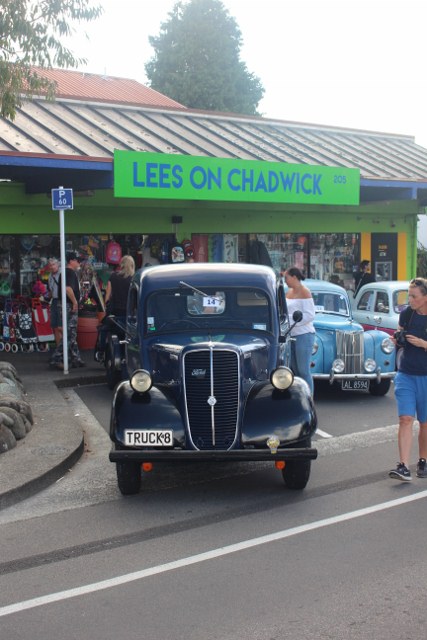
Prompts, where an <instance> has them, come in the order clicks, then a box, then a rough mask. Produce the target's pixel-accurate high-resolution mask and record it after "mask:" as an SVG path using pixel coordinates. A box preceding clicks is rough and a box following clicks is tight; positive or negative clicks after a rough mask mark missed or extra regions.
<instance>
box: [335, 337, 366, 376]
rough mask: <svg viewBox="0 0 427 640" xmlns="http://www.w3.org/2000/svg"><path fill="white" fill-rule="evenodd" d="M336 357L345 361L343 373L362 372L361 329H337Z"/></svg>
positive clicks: (362, 344)
mask: <svg viewBox="0 0 427 640" xmlns="http://www.w3.org/2000/svg"><path fill="white" fill-rule="evenodd" d="M336 341H337V358H341V359H342V360H344V363H345V370H344V371H345V373H362V372H363V362H364V340H363V331H337V333H336Z"/></svg>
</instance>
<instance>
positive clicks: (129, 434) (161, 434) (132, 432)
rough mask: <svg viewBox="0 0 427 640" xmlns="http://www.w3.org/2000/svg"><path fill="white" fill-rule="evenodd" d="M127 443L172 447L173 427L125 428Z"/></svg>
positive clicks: (140, 445)
mask: <svg viewBox="0 0 427 640" xmlns="http://www.w3.org/2000/svg"><path fill="white" fill-rule="evenodd" d="M125 444H127V445H129V446H130V447H171V446H172V445H173V431H172V429H125Z"/></svg>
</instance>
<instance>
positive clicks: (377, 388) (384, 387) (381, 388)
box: [369, 378, 391, 396]
mask: <svg viewBox="0 0 427 640" xmlns="http://www.w3.org/2000/svg"><path fill="white" fill-rule="evenodd" d="M390 386H391V380H390V378H384V379H383V380H381V382H371V384H370V385H369V393H370V394H371V395H373V396H385V394H386V393H388V392H389V389H390Z"/></svg>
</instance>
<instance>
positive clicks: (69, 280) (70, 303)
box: [49, 251, 85, 369]
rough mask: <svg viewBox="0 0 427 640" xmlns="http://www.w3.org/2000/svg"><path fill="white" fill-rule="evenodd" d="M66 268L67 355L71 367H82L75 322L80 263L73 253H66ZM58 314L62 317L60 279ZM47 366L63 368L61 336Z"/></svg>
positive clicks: (78, 299)
mask: <svg viewBox="0 0 427 640" xmlns="http://www.w3.org/2000/svg"><path fill="white" fill-rule="evenodd" d="M66 259H67V266H66V269H65V292H66V305H67V333H68V355H69V359H70V361H71V366H72V367H84V366H85V363H84V362H83V360H82V359H81V357H80V352H79V347H78V345H77V321H78V311H79V301H80V283H79V279H78V277H77V273H76V272H77V270H78V269H79V267H80V261H79V257H78V255H77V253H76V252H75V251H67V253H66ZM58 312H59V314H60V315H61V316H62V278H61V277H60V278H59V282H58ZM49 366H50V367H53V368H57V369H63V368H64V341H63V335H62V337H61V340H60V342H59V344H58V346H57V347H56V349H55V351H54V353H53V356H52V358H51V360H50V362H49Z"/></svg>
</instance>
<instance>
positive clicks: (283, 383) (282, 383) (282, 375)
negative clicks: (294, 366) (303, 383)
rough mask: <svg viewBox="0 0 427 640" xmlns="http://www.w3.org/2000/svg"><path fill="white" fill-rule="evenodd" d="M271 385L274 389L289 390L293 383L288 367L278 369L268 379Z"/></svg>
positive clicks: (292, 376)
mask: <svg viewBox="0 0 427 640" xmlns="http://www.w3.org/2000/svg"><path fill="white" fill-rule="evenodd" d="M270 380H271V384H272V385H273V387H276V389H280V390H281V391H284V390H285V389H289V387H290V386H291V385H292V383H293V381H294V374H293V373H292V371H291V370H290V369H288V367H278V368H277V369H276V370H275V371H273V373H272V374H271V377H270Z"/></svg>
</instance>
